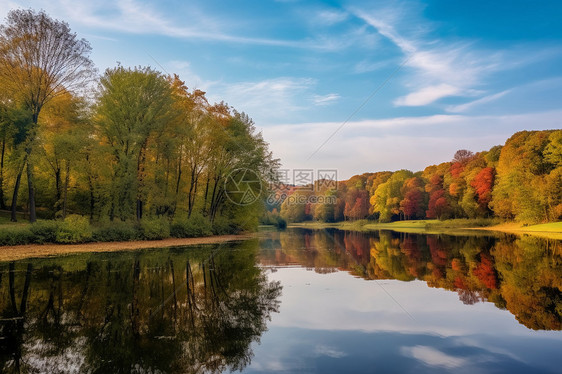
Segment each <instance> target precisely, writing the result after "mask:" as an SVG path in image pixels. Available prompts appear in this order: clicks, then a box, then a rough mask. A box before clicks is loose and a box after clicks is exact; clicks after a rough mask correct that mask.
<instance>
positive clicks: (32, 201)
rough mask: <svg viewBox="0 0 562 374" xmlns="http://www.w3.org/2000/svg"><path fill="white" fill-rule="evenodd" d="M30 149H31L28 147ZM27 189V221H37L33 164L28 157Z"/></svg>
mask: <svg viewBox="0 0 562 374" xmlns="http://www.w3.org/2000/svg"><path fill="white" fill-rule="evenodd" d="M30 151H31V149H30ZM26 169H27V189H28V190H29V202H28V204H29V222H31V223H33V222H35V221H37V213H36V212H35V185H34V183H33V165H32V164H31V161H29V158H28V159H27V167H26Z"/></svg>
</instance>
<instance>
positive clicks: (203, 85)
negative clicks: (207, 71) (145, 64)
mask: <svg viewBox="0 0 562 374" xmlns="http://www.w3.org/2000/svg"><path fill="white" fill-rule="evenodd" d="M166 67H168V69H166V70H167V71H169V72H171V73H174V74H177V75H178V76H179V77H180V79H181V80H183V81H184V82H185V84H186V85H187V86H188V87H189V88H193V89H199V90H202V91H208V90H209V88H211V87H212V86H216V85H217V84H220V81H216V80H215V81H210V80H206V79H204V78H202V77H201V76H200V75H199V74H197V73H195V72H194V71H193V70H192V69H191V63H190V62H189V61H179V60H172V61H170V62H168V63H167V64H166Z"/></svg>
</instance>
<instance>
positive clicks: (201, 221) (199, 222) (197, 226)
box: [170, 214, 213, 238]
mask: <svg viewBox="0 0 562 374" xmlns="http://www.w3.org/2000/svg"><path fill="white" fill-rule="evenodd" d="M170 234H171V236H172V237H174V238H194V237H199V236H209V235H212V234H213V231H212V227H211V224H210V223H209V221H208V220H207V219H206V218H205V217H203V216H202V215H200V214H193V215H192V216H191V217H190V218H189V219H187V218H184V219H179V220H177V221H175V222H174V223H173V224H172V226H171V227H170Z"/></svg>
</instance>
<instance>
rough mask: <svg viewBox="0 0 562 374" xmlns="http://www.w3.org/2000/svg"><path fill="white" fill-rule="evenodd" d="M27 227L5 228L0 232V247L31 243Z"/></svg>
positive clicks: (30, 234)
mask: <svg viewBox="0 0 562 374" xmlns="http://www.w3.org/2000/svg"><path fill="white" fill-rule="evenodd" d="M33 236H34V235H33V233H32V232H31V230H30V229H29V227H17V226H14V227H7V228H3V229H2V230H0V245H20V244H29V243H32V242H33Z"/></svg>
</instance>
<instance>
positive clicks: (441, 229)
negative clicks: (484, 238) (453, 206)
mask: <svg viewBox="0 0 562 374" xmlns="http://www.w3.org/2000/svg"><path fill="white" fill-rule="evenodd" d="M289 227H300V228H308V229H326V228H337V229H340V230H351V231H378V230H392V231H397V232H404V233H419V234H450V235H474V234H476V233H477V231H488V232H490V231H491V232H503V233H509V234H516V235H533V236H538V237H542V238H546V239H556V240H562V222H553V223H545V224H539V225H532V226H525V225H523V224H520V223H515V222H509V223H498V222H497V221H495V220H470V219H453V220H445V221H439V220H415V221H396V222H389V223H377V222H371V221H366V220H362V221H355V222H336V223H323V222H302V223H295V224H290V225H289Z"/></svg>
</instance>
